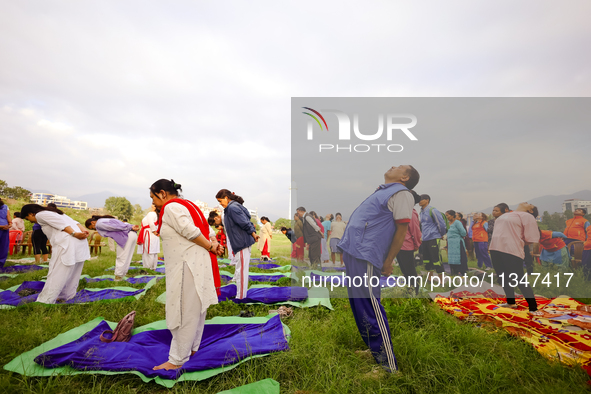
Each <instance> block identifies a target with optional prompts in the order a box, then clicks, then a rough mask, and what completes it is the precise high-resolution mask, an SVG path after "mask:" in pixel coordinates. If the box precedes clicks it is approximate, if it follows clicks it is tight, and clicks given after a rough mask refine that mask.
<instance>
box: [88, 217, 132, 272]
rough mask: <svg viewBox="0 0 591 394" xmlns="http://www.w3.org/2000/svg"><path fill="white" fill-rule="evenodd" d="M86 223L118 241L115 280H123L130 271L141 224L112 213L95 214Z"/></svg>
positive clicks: (101, 234) (103, 234) (100, 233)
mask: <svg viewBox="0 0 591 394" xmlns="http://www.w3.org/2000/svg"><path fill="white" fill-rule="evenodd" d="M84 225H85V226H86V228H88V229H91V230H96V231H97V232H98V233H99V235H100V236H101V237H109V238H112V239H113V240H114V241H115V242H116V243H117V258H116V259H115V280H122V279H123V278H124V277H125V275H127V271H129V265H130V264H131V258H132V257H133V251H134V250H135V245H136V241H137V233H136V231H138V230H139V229H140V226H138V225H131V224H129V223H125V222H122V221H121V220H117V219H115V218H114V217H113V216H110V215H103V216H97V215H93V216H92V217H91V218H90V219H88V220H86V222H85V223H84Z"/></svg>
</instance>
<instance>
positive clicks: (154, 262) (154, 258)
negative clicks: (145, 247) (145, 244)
mask: <svg viewBox="0 0 591 394" xmlns="http://www.w3.org/2000/svg"><path fill="white" fill-rule="evenodd" d="M142 266H143V267H144V268H148V269H151V270H155V269H156V267H157V266H158V253H152V254H148V253H143V254H142Z"/></svg>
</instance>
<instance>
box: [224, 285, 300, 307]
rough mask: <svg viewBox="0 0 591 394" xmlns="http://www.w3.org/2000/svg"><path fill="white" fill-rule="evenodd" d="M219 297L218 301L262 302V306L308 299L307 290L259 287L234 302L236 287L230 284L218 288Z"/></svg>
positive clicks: (249, 290) (238, 302)
mask: <svg viewBox="0 0 591 394" xmlns="http://www.w3.org/2000/svg"><path fill="white" fill-rule="evenodd" d="M220 290H221V295H219V296H218V301H219V302H222V301H228V300H231V301H234V302H235V303H237V304H247V303H251V302H262V303H263V304H275V303H277V302H285V301H297V302H299V301H305V300H307V299H308V289H306V288H304V287H261V288H252V289H248V291H247V293H246V298H243V299H241V300H236V299H235V298H236V285H234V284H231V285H227V286H223V287H221V288H220Z"/></svg>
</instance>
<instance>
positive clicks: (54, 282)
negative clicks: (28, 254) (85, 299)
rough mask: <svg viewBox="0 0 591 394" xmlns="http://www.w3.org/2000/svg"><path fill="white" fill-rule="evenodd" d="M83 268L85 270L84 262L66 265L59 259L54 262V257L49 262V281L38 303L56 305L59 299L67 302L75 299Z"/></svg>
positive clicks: (40, 294) (38, 298)
mask: <svg viewBox="0 0 591 394" xmlns="http://www.w3.org/2000/svg"><path fill="white" fill-rule="evenodd" d="M52 260H53V261H52ZM82 268H84V261H82V262H79V263H76V264H74V265H64V264H63V263H62V262H61V260H60V259H59V258H58V259H55V260H54V259H53V256H52V258H51V260H50V261H49V271H48V272H47V281H46V282H45V285H44V286H43V290H42V291H41V293H39V297H37V302H41V303H43V304H55V301H56V300H57V299H58V298H59V299H63V300H65V301H67V300H69V299H71V298H73V297H74V296H75V295H76V290H77V289H78V283H79V282H80V275H81V274H82Z"/></svg>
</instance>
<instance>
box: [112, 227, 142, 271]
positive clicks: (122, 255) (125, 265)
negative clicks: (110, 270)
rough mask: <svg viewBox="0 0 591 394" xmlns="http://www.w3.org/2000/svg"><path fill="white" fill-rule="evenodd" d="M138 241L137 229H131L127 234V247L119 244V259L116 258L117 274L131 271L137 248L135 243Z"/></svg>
mask: <svg viewBox="0 0 591 394" xmlns="http://www.w3.org/2000/svg"><path fill="white" fill-rule="evenodd" d="M136 241H137V234H136V232H135V231H130V232H129V234H128V235H127V242H126V243H125V247H124V248H122V247H121V246H119V245H117V260H115V276H125V275H127V271H129V265H130V264H131V258H132V257H133V251H134V250H135V243H136Z"/></svg>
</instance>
